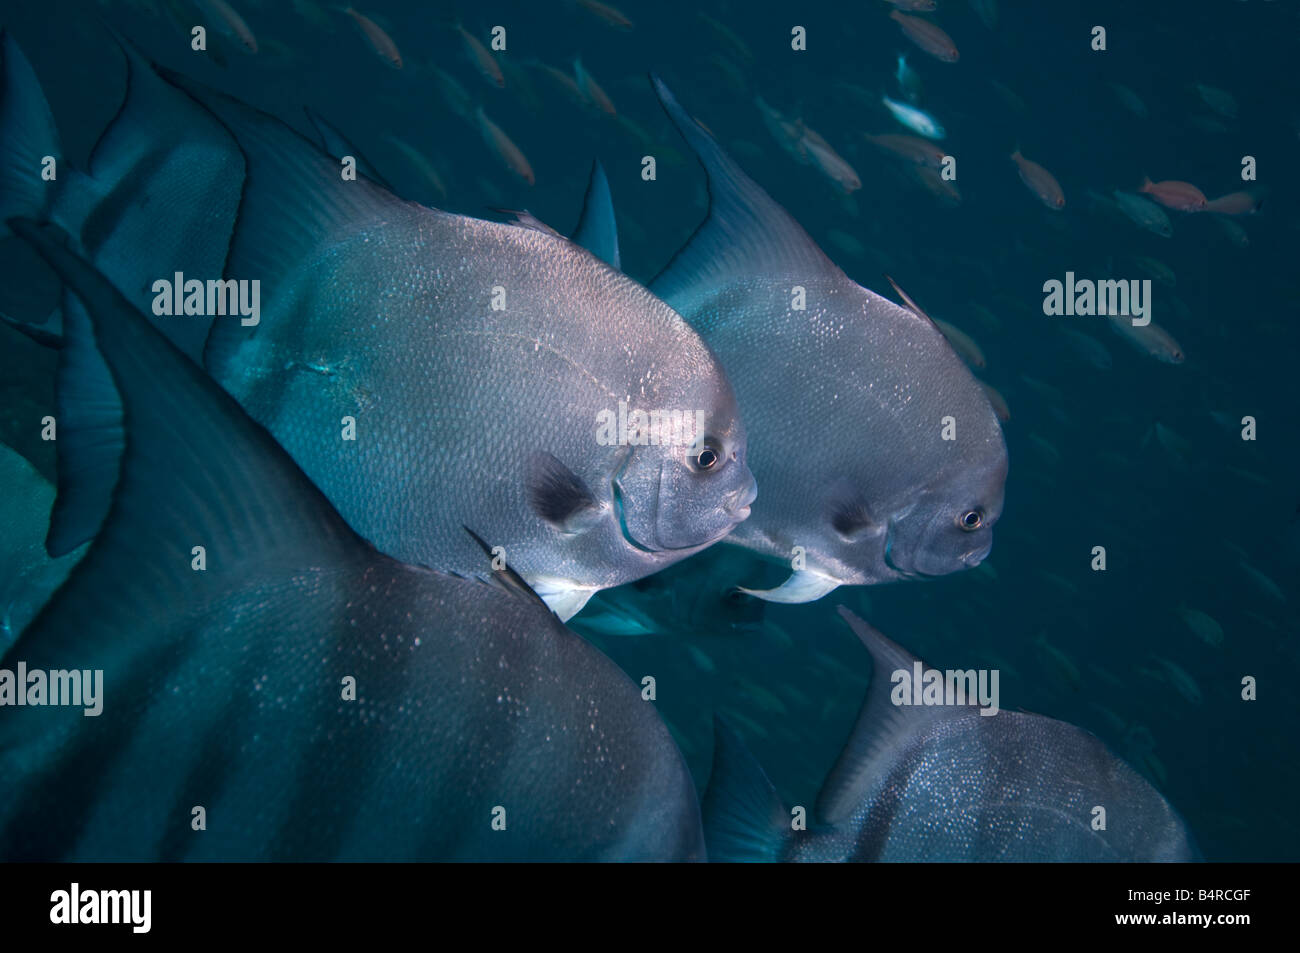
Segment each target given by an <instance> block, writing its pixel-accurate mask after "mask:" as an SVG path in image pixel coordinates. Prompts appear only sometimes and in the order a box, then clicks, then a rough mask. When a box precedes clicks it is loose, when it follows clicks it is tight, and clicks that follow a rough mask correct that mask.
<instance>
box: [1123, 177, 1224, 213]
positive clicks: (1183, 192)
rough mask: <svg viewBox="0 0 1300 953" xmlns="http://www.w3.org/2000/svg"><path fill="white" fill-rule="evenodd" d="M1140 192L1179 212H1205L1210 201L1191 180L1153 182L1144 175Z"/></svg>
mask: <svg viewBox="0 0 1300 953" xmlns="http://www.w3.org/2000/svg"><path fill="white" fill-rule="evenodd" d="M1138 191H1139V192H1145V193H1146V194H1147V195H1149V196H1151V197H1152V198H1153V199H1155V200H1156V201H1157V202H1159V203H1160V204H1161V205H1163V206H1164V207H1165V208H1171V209H1174V210H1175V211H1179V212H1203V211H1205V207H1206V206H1207V205H1209V204H1210V203H1209V202H1208V201H1207V200H1206V198H1205V193H1203V192H1202V191H1201V190H1200V189H1198V188H1197V187H1196V186H1194V185H1192V184H1191V183H1190V182H1179V181H1177V180H1175V179H1168V180H1166V181H1164V182H1152V181H1151V180H1150V179H1149V178H1147V177H1145V176H1143V178H1142V187H1141V188H1140V189H1138Z"/></svg>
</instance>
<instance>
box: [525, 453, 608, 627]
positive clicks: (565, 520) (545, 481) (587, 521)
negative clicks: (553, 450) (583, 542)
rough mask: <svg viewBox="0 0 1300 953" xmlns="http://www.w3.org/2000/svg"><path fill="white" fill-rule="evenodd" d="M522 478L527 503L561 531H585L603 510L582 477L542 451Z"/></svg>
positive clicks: (529, 463)
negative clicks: (524, 484) (523, 479)
mask: <svg viewBox="0 0 1300 953" xmlns="http://www.w3.org/2000/svg"><path fill="white" fill-rule="evenodd" d="M525 481H526V484H527V486H526V490H527V494H528V505H529V506H530V507H532V510H533V512H534V513H536V514H537V515H538V516H540V517H541V518H542V519H544V520H546V522H548V523H550V524H551V525H552V526H554V527H555V528H556V529H558V530H559V531H560V532H562V533H565V534H567V535H573V534H576V533H582V532H585V531H586V530H587V529H589V528H591V526H592V525H593V524H595V523H596V521H597V520H599V519H600V517H601V515H602V514H603V513H604V507H603V506H602V505H601V503H600V501H599V500H597V499H596V495H595V494H594V493H592V492H591V488H590V487H588V486H587V484H586V483H585V482H584V481H583V479H582V477H580V476H578V475H577V474H576V473H574V472H573V471H572V470H570V469H569V468H568V467H567V466H565V465H564V464H563V463H561V462H560V461H559V460H558V459H556V457H554V456H553V455H552V454H549V453H546V452H545V451H539V452H537V453H534V454H533V455H532V456H531V457H530V458H529V460H528V466H527V470H526V475H525ZM548 602H549V600H548ZM583 602H586V599H584V600H583ZM579 608H581V605H579ZM573 611H574V612H577V611H578V610H577V609H575V610H573Z"/></svg>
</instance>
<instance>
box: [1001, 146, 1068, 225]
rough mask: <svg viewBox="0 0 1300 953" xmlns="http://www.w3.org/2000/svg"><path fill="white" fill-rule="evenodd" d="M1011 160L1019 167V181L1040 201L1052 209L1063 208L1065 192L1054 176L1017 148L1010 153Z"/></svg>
mask: <svg viewBox="0 0 1300 953" xmlns="http://www.w3.org/2000/svg"><path fill="white" fill-rule="evenodd" d="M1011 158H1012V161H1014V162H1015V164H1016V167H1017V168H1019V169H1020V181H1022V182H1024V183H1025V185H1027V186H1028V187H1029V191H1031V192H1033V193H1034V194H1035V195H1037V196H1038V198H1039V199H1040V200H1041V201H1042V203H1043V204H1044V205H1046V206H1047V207H1048V208H1050V209H1052V210H1053V211H1057V210H1060V209H1063V208H1065V193H1064V192H1062V191H1061V183H1059V182H1057V181H1056V176H1054V175H1052V173H1050V172H1048V171H1047V170H1046V169H1044V168H1043V167H1042V166H1041V165H1039V164H1038V163H1037V162H1031V161H1030V160H1028V159H1026V158H1025V157H1024V156H1022V155H1021V154H1020V150H1019V149H1017V150H1016V151H1015V152H1013V153H1011Z"/></svg>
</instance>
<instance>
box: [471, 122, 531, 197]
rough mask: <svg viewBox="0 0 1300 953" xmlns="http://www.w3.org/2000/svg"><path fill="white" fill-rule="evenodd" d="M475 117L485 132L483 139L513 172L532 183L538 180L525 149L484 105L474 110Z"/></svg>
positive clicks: (480, 128) (480, 130) (480, 129)
mask: <svg viewBox="0 0 1300 953" xmlns="http://www.w3.org/2000/svg"><path fill="white" fill-rule="evenodd" d="M474 118H475V119H476V120H477V121H478V129H479V132H480V133H482V134H483V141H484V142H486V143H487V144H488V145H489V146H491V147H492V150H493V151H494V152H496V154H497V155H499V156H500V157H501V160H502V161H503V162H504V163H505V164H506V166H507V167H508V168H509V169H510V171H511V172H513V173H514V174H515V175H517V176H519V178H521V179H523V180H524V181H525V182H527V183H528V184H529V185H532V184H533V183H534V182H535V181H536V179H535V178H534V177H533V167H532V166H531V165H529V164H528V159H527V157H526V156H525V155H524V153H523V150H521V149H520V148H519V147H518V146H517V145H515V144H514V141H513V140H512V139H511V138H510V137H509V136H507V135H506V134H505V132H504V131H502V129H501V127H500V126H498V125H497V124H496V123H494V122H493V121H492V120H491V119H489V118H488V117H487V113H485V112H483V107H482V106H479V107H478V108H477V109H476V110H475V111H474Z"/></svg>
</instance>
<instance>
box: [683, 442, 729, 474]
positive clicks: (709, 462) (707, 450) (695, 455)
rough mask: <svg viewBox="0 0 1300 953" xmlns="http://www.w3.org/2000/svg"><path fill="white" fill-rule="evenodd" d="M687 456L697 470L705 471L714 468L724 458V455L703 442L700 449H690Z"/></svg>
mask: <svg viewBox="0 0 1300 953" xmlns="http://www.w3.org/2000/svg"><path fill="white" fill-rule="evenodd" d="M686 458H687V459H688V460H690V462H691V466H692V467H694V468H695V469H696V470H700V471H704V470H712V469H713V468H714V467H715V466H717V465H718V461H719V460H721V459H722V455H721V454H720V453H718V451H717V450H715V449H714V448H713V447H711V446H710V445H709V444H707V443H706V444H703V445H702V446H701V447H700V449H699V450H698V451H695V450H691V451H688V452H687V455H686Z"/></svg>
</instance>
